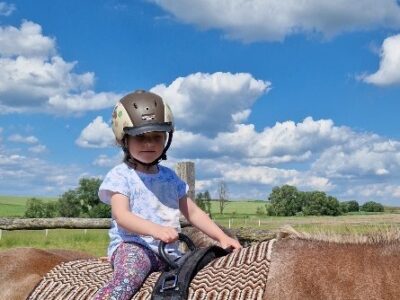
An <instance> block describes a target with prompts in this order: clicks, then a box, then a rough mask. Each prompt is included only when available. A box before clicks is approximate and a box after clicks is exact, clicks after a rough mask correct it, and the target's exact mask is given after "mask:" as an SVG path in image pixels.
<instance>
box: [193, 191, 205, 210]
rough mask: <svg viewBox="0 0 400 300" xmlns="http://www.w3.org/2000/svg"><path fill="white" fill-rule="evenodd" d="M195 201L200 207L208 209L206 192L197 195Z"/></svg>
mask: <svg viewBox="0 0 400 300" xmlns="http://www.w3.org/2000/svg"><path fill="white" fill-rule="evenodd" d="M195 202H196V204H197V206H198V207H200V208H201V209H202V210H203V211H206V203H205V201H204V194H203V193H202V192H200V193H198V194H197V195H196V199H195Z"/></svg>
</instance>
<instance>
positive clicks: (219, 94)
mask: <svg viewBox="0 0 400 300" xmlns="http://www.w3.org/2000/svg"><path fill="white" fill-rule="evenodd" d="M270 86H271V83H270V82H268V81H263V80H257V79H255V78H253V76H252V75H251V74H248V73H236V74H231V73H223V72H217V73H213V74H208V73H195V74H190V75H188V76H186V77H179V78H177V79H176V80H174V81H173V82H172V83H171V84H170V85H168V86H167V85H165V84H159V85H157V86H155V87H153V88H152V89H151V91H153V92H155V93H157V94H159V95H161V96H162V97H163V98H164V99H165V100H166V102H168V104H169V105H170V106H171V109H172V111H173V112H174V116H175V118H176V123H177V124H178V126H179V128H178V129H182V130H187V131H191V132H193V133H200V132H201V133H203V134H206V135H210V136H212V135H215V134H217V133H218V132H221V131H226V130H229V129H232V128H233V126H234V124H236V123H237V122H239V121H243V120H244V119H246V118H247V117H248V116H249V115H250V107H251V106H252V105H253V104H254V103H255V101H256V100H257V99H258V98H259V97H260V96H261V95H263V94H264V93H266V92H267V91H268V90H269V88H270Z"/></svg>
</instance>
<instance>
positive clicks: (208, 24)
mask: <svg viewBox="0 0 400 300" xmlns="http://www.w3.org/2000/svg"><path fill="white" fill-rule="evenodd" d="M150 1H151V2H154V3H156V4H157V5H159V6H160V7H162V8H163V9H165V10H166V11H168V12H169V13H171V14H172V15H174V16H175V17H176V18H177V19H178V20H179V21H182V22H184V23H188V24H194V25H196V26H199V27H200V28H202V29H220V30H222V31H223V32H224V33H225V36H226V37H228V38H231V39H238V40H242V41H245V42H253V41H281V40H283V39H284V38H285V37H287V36H290V35H294V34H315V33H317V34H321V35H323V36H325V37H331V36H334V35H337V34H339V33H342V32H345V31H354V30H368V29H376V28H394V29H398V28H399V27H400V7H399V4H398V1H396V0H380V1H375V0H351V1H348V0H347V1H346V0H339V1H330V0H305V1H297V0H286V1H279V0H250V1H243V0H233V1H232V0H221V1H213V0H199V1H185V0H150Z"/></svg>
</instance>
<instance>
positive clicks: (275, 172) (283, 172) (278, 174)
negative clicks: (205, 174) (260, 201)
mask: <svg viewBox="0 0 400 300" xmlns="http://www.w3.org/2000/svg"><path fill="white" fill-rule="evenodd" d="M223 175H224V178H226V180H229V181H233V182H238V183H245V182H248V183H253V182H258V183H262V184H265V185H270V186H271V185H272V186H274V185H283V184H290V185H295V186H297V187H299V188H305V189H308V190H309V189H317V190H322V191H328V190H330V189H332V187H333V186H332V184H331V183H330V181H329V179H328V178H324V177H317V176H314V175H312V174H308V173H307V172H299V171H297V170H294V169H278V168H269V167H264V166H259V167H257V166H241V165H236V164H235V165H232V166H231V168H230V169H229V170H225V171H224V173H223Z"/></svg>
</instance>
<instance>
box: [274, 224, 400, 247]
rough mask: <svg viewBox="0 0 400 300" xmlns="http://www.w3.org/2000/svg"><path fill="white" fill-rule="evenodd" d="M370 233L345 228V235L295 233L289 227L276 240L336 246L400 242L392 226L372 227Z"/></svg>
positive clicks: (284, 227)
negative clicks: (305, 241) (306, 241)
mask: <svg viewBox="0 0 400 300" xmlns="http://www.w3.org/2000/svg"><path fill="white" fill-rule="evenodd" d="M373 227H375V228H373V230H372V231H371V232H370V233H360V232H357V231H356V230H355V229H352V228H351V227H346V232H345V233H335V232H331V231H327V230H322V229H321V230H318V231H316V232H313V233H308V232H304V231H297V230H296V229H294V228H293V227H292V226H290V225H285V226H283V227H282V228H281V229H280V230H279V231H278V233H277V239H282V238H289V239H299V240H308V241H322V242H329V243H337V244H371V245H374V244H393V243H399V242H400V228H399V227H396V226H394V225H390V226H385V227H383V226H380V227H378V226H373Z"/></svg>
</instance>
